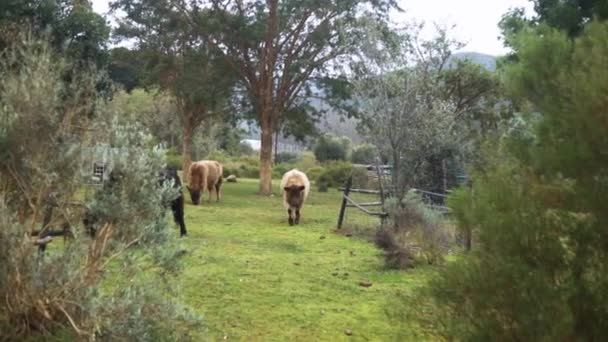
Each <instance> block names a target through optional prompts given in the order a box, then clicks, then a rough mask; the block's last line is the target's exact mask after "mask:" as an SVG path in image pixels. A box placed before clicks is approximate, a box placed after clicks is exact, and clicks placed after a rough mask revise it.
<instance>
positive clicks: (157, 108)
mask: <svg viewBox="0 0 608 342" xmlns="http://www.w3.org/2000/svg"><path fill="white" fill-rule="evenodd" d="M109 106H110V107H112V110H114V111H116V112H120V113H121V116H120V118H119V120H120V121H121V122H134V121H137V122H139V123H140V124H141V125H142V126H143V127H144V128H145V129H146V130H147V131H149V132H150V133H152V135H154V137H155V138H156V140H157V141H158V142H159V143H163V144H164V145H165V146H169V147H172V148H177V147H178V146H179V142H180V138H181V135H182V128H181V124H180V121H179V119H178V118H176V117H175V112H176V111H177V106H176V101H175V97H173V96H171V95H170V94H169V93H167V92H163V91H160V90H158V89H155V88H149V89H147V90H146V89H142V88H135V89H132V90H131V92H126V91H124V90H121V91H117V92H116V93H114V95H113V96H112V100H111V101H110V102H109Z"/></svg>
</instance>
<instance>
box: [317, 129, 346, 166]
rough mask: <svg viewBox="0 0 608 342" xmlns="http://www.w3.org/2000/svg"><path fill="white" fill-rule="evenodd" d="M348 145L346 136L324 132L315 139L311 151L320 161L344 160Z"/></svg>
mask: <svg viewBox="0 0 608 342" xmlns="http://www.w3.org/2000/svg"><path fill="white" fill-rule="evenodd" d="M349 146H350V140H349V139H348V138H347V137H336V136H333V135H331V134H324V135H322V136H320V137H319V138H318V139H317V142H316V144H315V146H314V148H313V152H314V154H315V158H317V160H318V161H320V162H326V161H336V160H346V158H347V157H348V152H349Z"/></svg>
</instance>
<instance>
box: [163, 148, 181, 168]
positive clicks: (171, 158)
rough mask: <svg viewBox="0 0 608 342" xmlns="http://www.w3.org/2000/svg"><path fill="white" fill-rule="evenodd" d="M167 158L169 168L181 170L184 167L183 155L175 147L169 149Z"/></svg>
mask: <svg viewBox="0 0 608 342" xmlns="http://www.w3.org/2000/svg"><path fill="white" fill-rule="evenodd" d="M165 160H166V161H167V167H169V168H173V169H176V170H180V169H181V168H182V163H183V158H182V155H181V154H180V153H179V152H177V151H176V150H175V149H173V148H171V149H168V150H167V153H166V154H165Z"/></svg>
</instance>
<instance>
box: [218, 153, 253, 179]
mask: <svg viewBox="0 0 608 342" xmlns="http://www.w3.org/2000/svg"><path fill="white" fill-rule="evenodd" d="M259 163H260V162H259V160H258V159H257V158H256V157H253V156H241V157H239V158H237V159H236V160H234V159H231V160H230V159H229V160H228V161H225V162H222V166H223V168H224V177H227V176H229V175H235V176H237V177H241V178H258V177H259V176H260V167H259V166H258V165H259Z"/></svg>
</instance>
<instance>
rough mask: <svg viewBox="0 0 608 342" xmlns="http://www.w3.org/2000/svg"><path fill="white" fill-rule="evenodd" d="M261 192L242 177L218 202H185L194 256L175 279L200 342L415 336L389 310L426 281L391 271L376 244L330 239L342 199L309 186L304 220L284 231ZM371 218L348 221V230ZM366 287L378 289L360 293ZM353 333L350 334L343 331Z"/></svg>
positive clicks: (279, 213)
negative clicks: (400, 295) (197, 317)
mask: <svg viewBox="0 0 608 342" xmlns="http://www.w3.org/2000/svg"><path fill="white" fill-rule="evenodd" d="M275 188H276V189H277V190H275V191H278V186H275ZM256 190H257V182H255V181H253V180H240V181H239V183H237V184H234V183H233V184H230V183H229V184H225V186H224V198H223V201H222V202H221V203H215V200H214V201H212V202H211V203H209V202H207V201H206V200H205V201H204V202H203V204H202V205H201V206H192V205H191V204H190V200H189V198H188V199H187V201H186V202H187V207H186V223H187V226H188V231H189V237H188V238H187V239H184V244H185V246H186V248H187V249H188V251H189V253H188V254H187V256H185V257H184V263H185V268H184V271H183V274H181V275H179V277H178V280H177V281H178V283H179V286H180V288H181V291H180V292H181V294H182V299H183V300H184V301H185V302H186V303H187V304H189V305H190V306H191V307H193V308H195V309H196V310H197V311H199V312H200V313H201V314H202V315H203V317H204V321H205V325H206V330H205V331H200V332H194V335H195V336H200V337H201V339H204V340H223V339H227V340H248V341H287V340H289V341H293V340H298V341H318V340H326V341H340V340H356V341H359V340H362V341H364V340H376V341H390V340H403V339H404V338H405V339H410V338H413V335H411V336H409V337H410V338H408V335H410V332H408V331H409V330H408V327H407V326H404V325H403V323H402V322H400V323H396V322H395V321H394V320H391V319H390V318H389V317H388V314H387V311H386V309H387V307H388V306H389V305H390V303H391V301H392V300H394V294H395V293H397V292H398V291H408V289H411V288H413V287H415V286H416V285H417V284H420V283H422V282H424V281H425V279H426V278H425V274H424V271H416V272H410V273H405V272H398V271H386V270H384V269H383V268H382V260H381V256H380V252H379V250H378V249H377V248H376V247H374V246H373V245H372V244H370V243H368V242H365V241H362V240H359V239H355V238H348V237H345V236H342V235H338V234H336V233H334V232H333V229H334V227H335V224H336V222H335V221H336V216H337V212H338V208H339V203H340V195H339V193H338V192H337V191H335V190H333V189H331V190H330V192H328V193H318V192H315V191H314V189H313V191H312V192H311V194H310V197H309V200H308V201H307V203H306V204H305V207H304V209H303V212H302V223H301V225H299V226H294V227H290V226H289V225H288V224H287V214H286V212H285V210H284V209H283V207H282V202H281V198H280V197H279V196H274V197H263V196H258V195H256V194H255V192H256ZM205 196H206V195H205ZM370 219H371V218H368V217H366V216H363V215H355V214H354V212H348V214H347V222H350V223H353V222H357V223H367V222H370V221H369V220H370ZM372 220H373V219H372ZM371 222H373V221H371ZM362 280H369V281H371V282H372V283H373V285H372V286H371V287H368V288H366V287H362V286H360V285H359V282H360V281H362ZM347 329H351V330H352V336H347V335H346V334H345V330H347ZM412 333H413V332H412ZM399 334H401V336H399ZM403 334H405V335H403Z"/></svg>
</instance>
